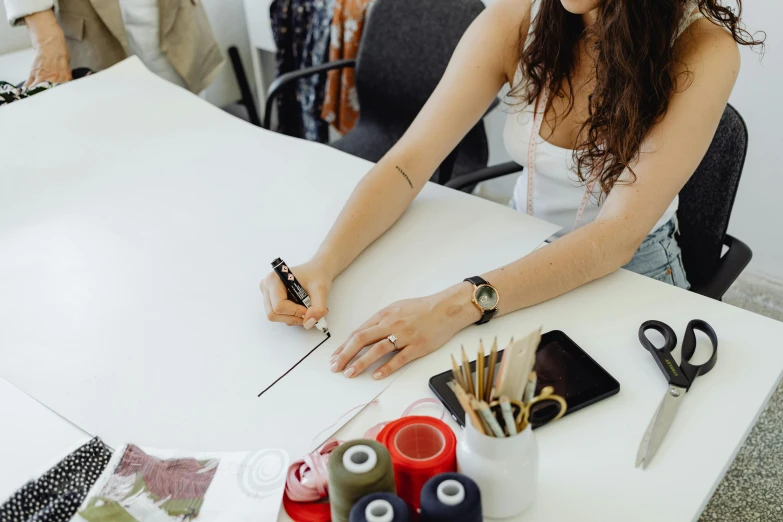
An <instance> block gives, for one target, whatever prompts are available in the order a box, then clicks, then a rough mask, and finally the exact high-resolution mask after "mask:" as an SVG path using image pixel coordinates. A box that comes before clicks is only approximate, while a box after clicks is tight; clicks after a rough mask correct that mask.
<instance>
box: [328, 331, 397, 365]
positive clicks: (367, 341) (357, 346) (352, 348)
mask: <svg viewBox="0 0 783 522" xmlns="http://www.w3.org/2000/svg"><path fill="white" fill-rule="evenodd" d="M387 335H389V334H388V333H386V330H385V329H384V328H383V327H381V326H380V325H375V326H371V327H369V328H367V329H364V330H357V331H356V332H354V333H353V335H351V337H350V338H349V339H348V341H347V342H346V343H345V346H344V347H343V349H342V351H340V352H339V353H338V354H337V355H336V356H335V357H334V358H333V360H332V361H331V366H330V369H331V370H332V371H333V372H340V371H343V369H344V368H345V366H346V365H347V364H348V363H349V362H350V361H351V359H353V358H354V357H356V354H358V353H359V352H361V351H362V350H363V349H364V348H365V347H367V346H370V345H372V344H375V343H377V342H378V341H380V340H381V339H383V338H384V337H386V336H387ZM398 343H399V341H398ZM389 344H391V343H389ZM351 375H353V373H350V375H349V370H346V372H345V376H346V377H350V376H351Z"/></svg>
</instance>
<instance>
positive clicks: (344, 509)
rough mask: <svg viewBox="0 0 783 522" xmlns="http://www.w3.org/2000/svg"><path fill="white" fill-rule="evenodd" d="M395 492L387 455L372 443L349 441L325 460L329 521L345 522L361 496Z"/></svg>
mask: <svg viewBox="0 0 783 522" xmlns="http://www.w3.org/2000/svg"><path fill="white" fill-rule="evenodd" d="M381 491H386V492H389V493H397V488H396V487H395V485H394V468H393V467H392V461H391V456H390V455H389V450H387V449H386V448H385V447H384V446H383V445H382V444H381V443H379V442H376V441H374V440H365V439H359V440H352V441H350V442H346V443H345V444H343V445H341V446H338V448H337V449H336V450H334V451H333V452H332V454H331V456H330V457H329V503H330V504H331V509H332V522H348V519H349V515H350V513H351V508H352V507H353V505H354V504H356V503H357V502H359V500H361V499H362V497H364V496H365V495H369V494H370V493H376V492H381Z"/></svg>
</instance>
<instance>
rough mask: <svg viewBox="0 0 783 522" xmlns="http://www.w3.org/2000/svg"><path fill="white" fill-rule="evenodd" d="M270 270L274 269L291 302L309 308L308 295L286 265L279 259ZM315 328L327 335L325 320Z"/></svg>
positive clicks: (321, 320) (322, 319)
mask: <svg viewBox="0 0 783 522" xmlns="http://www.w3.org/2000/svg"><path fill="white" fill-rule="evenodd" d="M272 268H273V269H274V271H275V273H276V274H277V277H279V278H280V280H281V281H282V282H283V284H284V285H285V287H286V290H288V295H290V296H291V300H292V301H293V302H295V303H297V304H300V305H303V306H304V307H305V308H310V294H308V293H307V292H306V291H305V289H304V288H302V285H301V284H299V281H298V280H297V279H296V276H294V273H293V272H291V269H290V268H288V265H287V264H285V262H284V261H283V260H282V259H280V258H279V257H278V258H277V259H275V260H274V261H272ZM315 327H316V328H318V329H319V330H321V331H322V332H323V333H325V334H327V335H328V334H329V327H328V326H327V325H326V318H325V317H324V318H321V319H320V320H319V321H318V322H317V323H315Z"/></svg>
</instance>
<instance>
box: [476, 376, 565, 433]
mask: <svg viewBox="0 0 783 522" xmlns="http://www.w3.org/2000/svg"><path fill="white" fill-rule="evenodd" d="M509 402H510V403H511V411H512V415H513V416H514V420H515V423H516V429H517V432H522V431H523V430H524V429H525V428H526V427H527V425H528V423H530V422H532V423H533V424H534V425H535V426H536V427H538V426H543V425H544V424H549V423H550V422H554V421H556V420H557V419H559V418H560V417H562V416H563V415H565V413H566V408H567V405H566V400H565V399H564V398H562V397H561V396H559V395H555V389H554V388H553V387H552V386H547V387H545V388H544V389H543V390H541V393H540V394H539V395H538V396H536V397H534V398H533V399H531V400H530V402H528V403H527V404H525V403H523V402H522V401H517V400H514V399H511V400H510V401H509ZM489 407H490V409H491V410H492V412H493V413H494V414H495V417H496V418H497V419H498V422H500V423H501V425H503V424H505V422H504V421H503V420H502V419H503V413H502V411H501V408H500V401H492V402H491V403H490V404H489ZM553 408H555V409H553ZM537 413H538V415H536V414H537ZM541 413H543V415H542V414H541Z"/></svg>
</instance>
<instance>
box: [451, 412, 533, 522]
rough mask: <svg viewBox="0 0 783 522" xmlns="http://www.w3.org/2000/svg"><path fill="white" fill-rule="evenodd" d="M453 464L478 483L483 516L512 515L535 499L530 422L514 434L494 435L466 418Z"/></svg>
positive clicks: (504, 516)
mask: <svg viewBox="0 0 783 522" xmlns="http://www.w3.org/2000/svg"><path fill="white" fill-rule="evenodd" d="M457 466H458V468H459V471H460V473H463V474H465V475H467V476H468V477H470V478H471V479H473V481H474V482H475V483H476V484H478V487H479V490H480V491H481V511H482V513H483V515H484V516H485V517H489V518H508V517H513V516H514V515H518V514H519V513H522V512H523V511H525V510H526V509H527V508H529V507H530V506H531V505H532V504H533V501H534V500H535V497H536V491H537V487H538V444H536V437H535V435H533V429H532V428H531V427H530V425H528V427H527V428H526V429H525V430H524V431H523V432H522V433H520V434H518V435H515V436H514V437H505V438H497V437H488V436H486V435H484V434H483V433H479V432H478V431H477V430H476V428H474V427H473V425H472V424H471V423H470V422H469V421H468V422H467V423H466V426H465V429H464V430H463V432H462V436H461V437H460V440H459V443H458V445H457Z"/></svg>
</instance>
